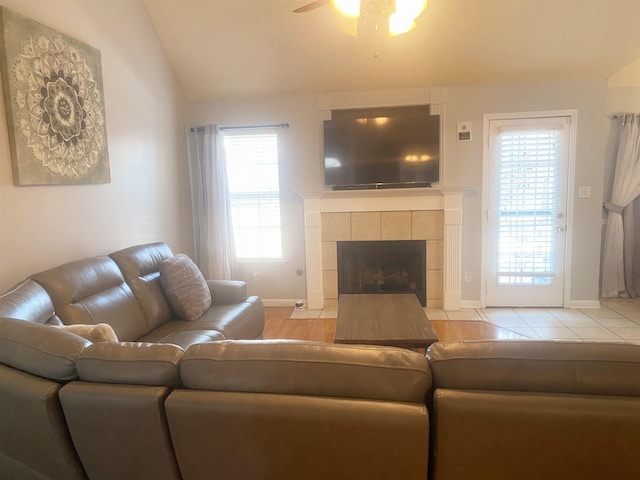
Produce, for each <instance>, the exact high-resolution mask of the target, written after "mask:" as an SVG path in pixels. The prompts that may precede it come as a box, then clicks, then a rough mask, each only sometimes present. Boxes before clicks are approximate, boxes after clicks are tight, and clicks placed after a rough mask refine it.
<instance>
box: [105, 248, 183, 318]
mask: <svg viewBox="0 0 640 480" xmlns="http://www.w3.org/2000/svg"><path fill="white" fill-rule="evenodd" d="M110 257H111V258H112V259H113V260H114V261H115V262H116V264H117V265H118V267H120V270H121V271H122V275H123V276H124V279H125V280H126V282H127V283H128V284H129V286H130V287H131V290H132V291H133V294H134V295H135V297H136V299H137V300H138V303H139V304H140V308H141V309H142V312H143V313H144V316H145V318H146V319H147V323H148V325H149V327H150V328H155V327H157V326H158V325H161V324H163V323H165V322H166V321H168V320H170V319H171V317H172V316H173V315H174V314H173V311H172V309H171V307H170V305H169V301H168V300H167V297H166V296H165V294H164V290H163V288H162V285H161V283H160V264H161V263H162V262H163V261H164V260H166V259H168V258H171V257H173V253H172V252H171V249H170V248H169V246H168V245H167V244H165V243H162V242H156V243H149V244H145V245H136V246H133V247H129V248H125V249H123V250H119V251H117V252H114V253H112V254H111V255H110Z"/></svg>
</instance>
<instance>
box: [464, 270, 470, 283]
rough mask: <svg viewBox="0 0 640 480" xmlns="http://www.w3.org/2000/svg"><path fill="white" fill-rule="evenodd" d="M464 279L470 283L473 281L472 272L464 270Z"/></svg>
mask: <svg viewBox="0 0 640 480" xmlns="http://www.w3.org/2000/svg"><path fill="white" fill-rule="evenodd" d="M464 281H465V283H469V282H470V281H471V272H464Z"/></svg>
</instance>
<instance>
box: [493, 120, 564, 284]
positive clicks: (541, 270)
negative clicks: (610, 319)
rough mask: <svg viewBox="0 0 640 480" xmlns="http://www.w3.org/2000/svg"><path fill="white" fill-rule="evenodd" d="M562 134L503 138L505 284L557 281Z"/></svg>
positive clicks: (501, 265) (500, 274) (500, 265)
mask: <svg viewBox="0 0 640 480" xmlns="http://www.w3.org/2000/svg"><path fill="white" fill-rule="evenodd" d="M560 136H561V130H560V129H557V128H549V129H532V130H521V131H517V130H516V131H501V132H500V133H499V134H498V145H497V150H498V172H497V181H498V185H497V203H498V205H497V206H498V210H497V215H498V229H497V237H498V238H497V239H496V241H497V256H496V262H497V266H496V267H497V268H496V272H497V282H498V284H499V285H514V286H515V285H526V286H536V285H550V284H552V283H553V278H554V276H555V265H556V262H555V250H556V249H555V244H556V234H557V231H556V223H557V219H558V204H557V198H558V188H559V169H560V159H561V157H560V140H561V138H560Z"/></svg>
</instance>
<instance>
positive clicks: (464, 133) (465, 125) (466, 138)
mask: <svg viewBox="0 0 640 480" xmlns="http://www.w3.org/2000/svg"><path fill="white" fill-rule="evenodd" d="M458 141H459V142H470V141H471V122H458Z"/></svg>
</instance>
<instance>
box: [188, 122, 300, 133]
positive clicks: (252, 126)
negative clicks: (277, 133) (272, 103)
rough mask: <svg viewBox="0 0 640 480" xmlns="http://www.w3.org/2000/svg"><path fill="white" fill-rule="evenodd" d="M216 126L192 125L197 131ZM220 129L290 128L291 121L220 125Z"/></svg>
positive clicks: (193, 129) (193, 130)
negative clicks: (265, 123) (266, 123)
mask: <svg viewBox="0 0 640 480" xmlns="http://www.w3.org/2000/svg"><path fill="white" fill-rule="evenodd" d="M211 127H215V125H204V126H201V127H191V131H192V132H195V131H197V130H200V131H202V130H204V129H205V128H211ZM218 128H219V129H220V130H252V129H261V128H289V123H288V122H287V123H274V124H271V125H236V126H226V127H225V126H221V127H218Z"/></svg>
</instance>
